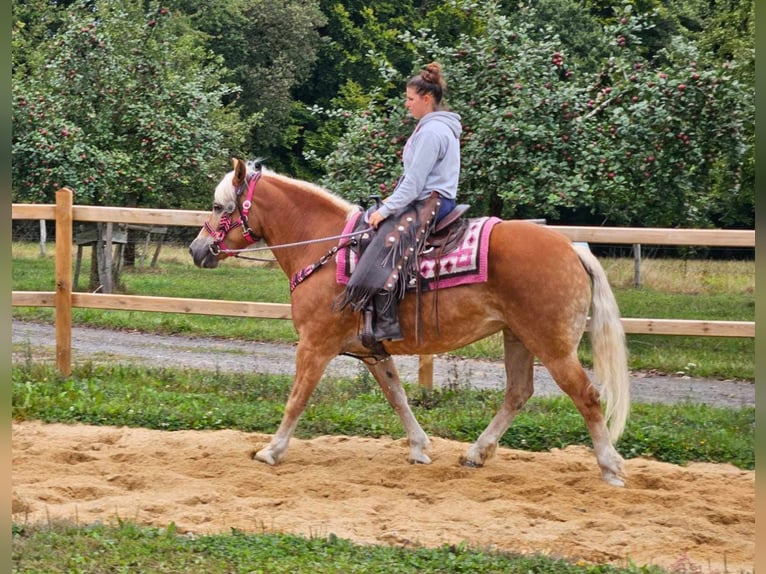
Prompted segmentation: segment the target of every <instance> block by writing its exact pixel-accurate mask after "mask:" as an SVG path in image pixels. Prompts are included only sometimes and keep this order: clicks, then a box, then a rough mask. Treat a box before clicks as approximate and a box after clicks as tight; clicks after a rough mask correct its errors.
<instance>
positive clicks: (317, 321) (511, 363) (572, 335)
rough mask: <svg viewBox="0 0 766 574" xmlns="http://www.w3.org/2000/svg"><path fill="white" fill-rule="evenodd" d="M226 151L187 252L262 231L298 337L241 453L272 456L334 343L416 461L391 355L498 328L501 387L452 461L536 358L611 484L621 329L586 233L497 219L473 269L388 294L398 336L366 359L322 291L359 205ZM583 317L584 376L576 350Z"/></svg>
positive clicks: (419, 451) (415, 432) (620, 425)
mask: <svg viewBox="0 0 766 574" xmlns="http://www.w3.org/2000/svg"><path fill="white" fill-rule="evenodd" d="M232 162H233V170H232V171H230V172H228V173H226V174H225V175H224V176H223V178H222V179H221V180H220V182H219V183H218V185H217V186H216V188H215V195H214V200H213V208H212V211H211V213H210V215H209V217H208V219H207V220H206V221H205V223H204V226H203V227H202V229H201V230H200V231H199V234H198V235H197V237H196V238H195V239H194V240H193V241H192V243H191V244H190V246H189V252H190V254H191V256H192V258H193V260H194V263H195V265H196V266H197V267H200V268H208V269H210V268H215V267H217V266H218V264H219V262H220V261H221V260H223V259H225V258H227V257H231V256H236V255H238V254H239V253H241V252H242V251H243V250H245V249H246V248H247V246H248V245H249V244H251V243H253V242H256V241H263V242H264V243H265V244H266V246H268V248H270V250H271V251H272V253H273V255H274V257H275V259H276V261H277V264H278V265H279V267H280V268H281V269H282V271H283V272H284V273H285V275H286V276H287V277H288V278H292V279H293V284H291V287H294V288H293V290H292V293H291V306H292V307H291V308H292V320H293V324H294V326H295V330H296V332H297V334H298V336H299V342H298V345H297V348H296V353H295V378H294V381H293V384H292V388H291V390H290V393H289V396H288V398H287V402H286V405H285V410H284V415H283V417H282V420H281V423H280V425H279V428H278V429H277V431H276V433H275V434H274V435H273V436H272V438H271V441H270V443H269V444H268V445H267V446H265V447H263V448H261V449H260V450H258V451H257V452H256V453H255V454H254V455H253V458H254V459H255V460H258V461H261V462H264V463H267V464H269V465H274V464H277V463H278V462H279V461H280V460H282V459H283V458H284V457H285V454H286V452H287V448H288V443H289V441H290V438H291V437H292V435H293V433H294V431H295V428H296V426H297V424H298V420H299V418H300V416H301V414H302V413H303V411H304V409H305V407H306V405H307V403H308V401H309V398H310V396H311V394H312V392H313V391H314V389H315V388H316V386H317V384H318V383H319V380H320V378H321V376H322V374H323V372H324V370H325V368H326V367H327V365H328V364H329V362H330V361H331V360H332V359H333V358H334V357H335V356H337V355H340V354H346V355H351V356H355V357H358V358H361V359H362V360H363V362H364V364H365V365H366V367H367V368H368V369H369V371H370V373H371V374H372V376H373V377H374V378H375V380H376V381H377V383H378V384H379V385H380V388H381V389H382V391H383V394H384V395H385V397H386V399H387V400H388V402H389V403H390V405H391V407H392V408H393V409H394V411H395V412H396V413H397V414H398V416H399V418H400V420H401V422H402V424H403V426H404V429H405V431H406V435H407V443H408V447H409V462H410V463H420V464H429V463H430V462H431V459H430V457H429V456H428V454H427V452H426V451H427V450H428V447H429V443H430V441H429V438H428V436H427V435H426V433H425V432H424V430H423V429H422V427H421V426H420V424H419V423H418V421H417V420H416V418H415V416H414V415H413V412H412V410H411V409H410V406H409V403H408V400H407V395H406V393H405V390H404V388H403V386H402V384H401V381H400V379H399V375H398V373H397V370H396V366H395V363H394V360H393V357H394V356H396V355H402V354H418V355H428V354H439V353H445V352H449V351H453V350H455V349H459V348H461V347H464V346H465V345H468V344H470V343H473V342H475V341H477V340H480V339H483V338H485V337H488V336H490V335H492V334H495V333H498V332H502V338H503V345H504V364H505V371H506V384H505V394H504V400H503V403H502V405H501V406H500V408H499V409H498V411H497V412H496V413H495V415H494V417H493V418H492V419H491V421H490V423H489V424H488V426H487V427H486V429H485V430H484V431H483V432H482V433H481V435H480V436H479V437H478V438H477V439H476V442H475V443H473V444H472V445H470V446H469V447H468V448H467V450H466V451H465V453H464V454H463V455H461V456H460V458H459V463H460V464H462V465H464V466H467V467H482V466H484V464H485V463H486V462H487V461H488V460H489V459H490V458H491V457H492V456H493V454H494V452H495V450H496V448H497V444H498V441H499V440H500V438H501V437H502V436H503V435H504V433H505V432H506V431H507V430H508V428H509V427H510V425H511V422H512V421H513V418H514V417H515V415H516V414H517V413H518V412H519V410H520V409H521V408H522V407H523V406H524V404H525V403H526V402H527V400H528V399H529V398H530V397H531V396H532V394H533V391H534V380H533V374H534V359H535V357H537V358H538V360H539V361H540V362H541V363H542V364H543V365H544V366H545V367H546V368H547V370H548V371H549V372H550V374H551V376H552V377H553V379H554V380H555V382H556V383H557V384H558V386H559V387H560V388H561V389H562V390H563V391H564V392H565V393H566V394H567V395H568V396H569V397H570V398H571V400H572V401H573V402H574V404H575V406H576V408H577V409H578V411H579V412H580V414H581V415H582V417H583V418H584V420H585V424H586V426H587V428H588V431H589V433H590V436H591V439H592V443H593V451H594V454H595V457H596V461H597V463H598V466H599V467H600V470H601V477H602V478H603V480H605V481H606V482H607V483H608V484H611V485H614V486H624V484H625V482H624V481H625V478H626V473H625V469H624V461H623V459H622V457H621V456H620V454H619V453H618V452H617V450H616V449H615V447H614V443H616V441H617V440H618V439H619V437H620V435H621V434H622V432H623V430H624V427H625V424H626V421H627V418H628V414H629V410H630V396H629V377H628V369H627V356H626V355H627V352H626V344H625V334H624V330H623V328H622V323H621V321H620V314H619V309H618V307H617V302H616V300H615V297H614V294H613V292H612V289H611V287H610V285H609V283H608V280H607V277H606V274H605V272H604V269H603V267H602V266H601V264H600V263H599V262H598V260H597V259H596V257H595V256H594V255H593V254H592V253H591V252H590V250H589V249H587V246H581V245H577V244H573V243H572V242H571V241H570V240H569V239H568V238H567V237H566V236H565V235H563V234H562V233H560V232H558V231H555V230H554V229H552V228H550V227H548V226H545V225H540V224H538V223H536V222H530V221H524V220H502V221H500V222H499V223H497V224H496V225H495V226H494V227H493V228H492V231H491V233H490V235H489V244H488V245H489V253H488V263H487V265H488V269H487V278H486V281H484V282H479V283H474V284H471V285H461V286H456V287H450V288H448V289H441V290H438V291H437V292H433V291H431V292H423V293H419V294H418V297H417V298H416V295H415V294H414V293H410V292H408V293H407V294H406V295H405V296H404V298H403V299H402V301H401V303H400V307H399V318H400V325H401V330H402V333H403V336H404V338H403V339H402V340H397V341H386V342H384V343H383V347H384V349H385V351H386V356H385V357H384V358H383V359H381V360H371V359H370V358H369V356H370V352H369V349H367V348H366V347H365V346H364V345H363V344H362V342H361V340H360V336H359V325H360V316H359V315H360V313H359V312H358V311H356V312H355V311H353V310H351V309H350V307H346V308H345V309H342V310H338V309H337V305H334V304H333V303H334V301H335V300H336V298H337V296H338V295H339V294H340V293H341V292H342V290H343V286H342V285H339V284H338V281H337V277H336V270H335V268H334V267H335V266H334V265H331V264H330V265H325V264H324V263H327V262H328V261H330V260H332V259H333V257H334V256H337V251H338V250H339V249H346V248H348V242H349V241H348V239H347V238H344V236H343V234H342V231H343V230H344V228H345V226H346V224H347V221H348V220H349V219H350V218H351V217H352V216H353V215H354V214H355V213H358V212H359V210H360V208H359V207H358V206H355V205H353V204H351V203H350V202H348V201H346V200H345V199H343V198H341V197H339V196H338V195H336V194H334V193H332V192H331V191H329V190H328V189H326V188H324V187H322V186H319V185H317V184H314V183H310V182H307V181H302V180H299V179H294V178H291V177H288V176H286V175H283V174H279V173H277V172H274V171H272V170H269V169H267V168H265V167H263V166H260V165H256V164H254V163H253V162H245V161H243V160H241V159H238V158H235V159H233V160H232ZM328 245H329V247H330V248H329V250H328ZM296 278H299V279H298V280H296ZM437 297H438V304H437ZM416 299H419V300H416ZM589 312H590V317H589ZM418 320H419V321H420V324H419V325H416V322H417V321H418ZM416 329H417V330H418V331H419V333H418V336H416ZM586 330H588V331H589V333H590V337H591V340H592V348H593V355H594V357H593V372H594V379H595V380H596V384H594V383H592V382H591V380H590V378H589V377H588V374H587V372H586V371H585V370H584V368H583V366H582V364H581V363H580V360H579V358H578V356H577V348H578V346H579V343H580V340H581V338H582V336H583V334H584V332H585V331H586ZM602 401H603V403H604V404H603V408H602Z"/></svg>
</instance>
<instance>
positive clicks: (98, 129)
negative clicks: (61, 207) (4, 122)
mask: <svg viewBox="0 0 766 574" xmlns="http://www.w3.org/2000/svg"><path fill="white" fill-rule="evenodd" d="M38 51H39V54H38V55H37V56H36V57H31V58H27V60H26V61H25V65H24V67H23V73H20V72H19V73H14V75H13V78H12V81H13V122H14V135H13V141H12V162H13V197H14V201H29V202H51V201H52V198H53V193H54V192H55V191H56V190H57V189H58V188H60V187H62V186H65V185H66V186H69V187H71V188H73V190H74V192H75V197H76V202H77V203H81V204H107V205H138V206H154V207H176V206H179V207H183V206H191V205H199V202H200V200H201V197H200V192H202V193H204V201H205V203H207V202H208V201H209V188H210V181H209V179H208V175H209V173H210V172H211V171H212V170H215V172H218V173H219V170H220V169H221V166H223V165H224V163H223V162H224V161H228V156H229V152H228V150H227V149H226V145H234V146H237V145H238V144H239V142H238V138H240V137H242V136H241V135H240V133H239V130H238V126H239V121H238V119H237V116H236V110H232V109H227V108H224V107H223V105H222V101H223V97H224V96H225V95H227V94H231V93H233V91H234V88H233V87H232V86H226V85H223V84H222V83H221V81H220V76H221V63H220V61H219V60H217V59H215V58H212V57H211V55H210V54H209V53H208V52H206V51H205V50H203V49H201V48H200V47H199V43H198V41H197V39H196V38H195V36H194V35H193V34H191V33H190V32H189V30H188V28H187V26H186V23H185V22H184V21H183V19H180V18H176V17H174V14H173V13H172V12H171V11H170V10H169V9H168V8H165V7H161V6H160V5H159V4H157V3H155V2H143V1H137V0H136V1H125V2H107V1H103V0H96V1H95V2H83V1H81V2H76V3H74V4H72V5H71V6H70V7H69V8H68V9H67V14H66V17H65V19H64V21H63V22H62V24H61V28H60V29H59V30H58V31H56V32H55V33H53V34H52V35H51V36H50V38H49V39H48V40H47V41H45V42H44V43H43V44H42V45H41V46H40V47H39V49H38ZM218 173H216V175H218Z"/></svg>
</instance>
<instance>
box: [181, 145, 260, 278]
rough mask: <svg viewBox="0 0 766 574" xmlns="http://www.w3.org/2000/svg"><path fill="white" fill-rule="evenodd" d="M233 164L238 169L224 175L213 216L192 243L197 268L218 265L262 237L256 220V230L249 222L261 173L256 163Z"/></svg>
mask: <svg viewBox="0 0 766 574" xmlns="http://www.w3.org/2000/svg"><path fill="white" fill-rule="evenodd" d="M232 163H233V165H234V170H233V171H230V172H229V173H227V174H226V175H225V176H223V179H222V180H221V181H220V183H219V184H218V185H217V186H216V188H215V196H214V198H213V211H212V212H211V213H210V217H208V219H207V221H205V224H204V225H203V226H202V229H201V230H200V232H199V234H198V235H197V237H196V238H195V239H194V241H192V243H191V245H190V246H189V253H190V254H191V256H192V258H193V259H194V264H195V265H197V267H207V268H214V267H217V266H218V262H219V261H220V260H221V259H224V258H225V257H228V256H230V255H233V254H234V253H235V252H236V250H238V249H242V248H243V247H245V246H246V245H248V244H250V243H254V242H255V241H258V240H259V239H260V238H261V237H260V235H259V233H258V226H257V225H255V222H253V225H254V227H255V229H253V228H251V225H250V222H249V219H250V217H249V216H250V209H251V208H252V202H253V191H254V189H255V184H256V182H257V181H258V179H259V178H260V175H261V172H260V170H259V169H257V168H256V167H255V165H254V164H253V163H246V162H244V161H243V160H241V159H238V158H235V159H233V160H232ZM253 219H254V218H253Z"/></svg>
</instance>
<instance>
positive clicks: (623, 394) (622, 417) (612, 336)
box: [575, 245, 630, 443]
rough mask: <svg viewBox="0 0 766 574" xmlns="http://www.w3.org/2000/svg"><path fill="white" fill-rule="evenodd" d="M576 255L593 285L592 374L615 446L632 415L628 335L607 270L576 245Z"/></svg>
mask: <svg viewBox="0 0 766 574" xmlns="http://www.w3.org/2000/svg"><path fill="white" fill-rule="evenodd" d="M575 251H576V252H577V255H578V256H579V257H580V261H581V262H582V264H583V266H584V267H585V269H586V271H587V272H588V275H590V277H591V279H592V281H593V301H592V304H591V318H590V323H589V325H590V338H591V344H592V346H593V371H594V373H595V375H596V379H597V382H598V384H599V386H600V387H601V396H602V397H603V399H604V404H605V411H606V420H607V422H608V425H609V435H610V437H611V439H612V442H613V443H614V442H617V439H619V438H620V435H621V434H622V431H623V430H624V429H625V423H626V421H627V420H628V412H629V411H630V378H629V377H628V359H627V351H626V345H625V331H624V330H623V328H622V323H621V322H620V311H619V309H618V307H617V301H616V300H615V298H614V293H612V289H611V287H609V281H608V279H607V277H606V273H605V272H604V268H603V267H602V266H601V263H599V261H598V259H596V257H595V256H594V255H593V254H592V253H591V252H590V250H589V249H588V248H587V247H583V246H578V245H575Z"/></svg>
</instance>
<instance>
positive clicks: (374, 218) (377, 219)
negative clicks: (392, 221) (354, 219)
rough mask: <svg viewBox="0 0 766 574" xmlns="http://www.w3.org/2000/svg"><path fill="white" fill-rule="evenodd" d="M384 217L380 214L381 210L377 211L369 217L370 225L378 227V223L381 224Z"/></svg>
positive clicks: (374, 227)
mask: <svg viewBox="0 0 766 574" xmlns="http://www.w3.org/2000/svg"><path fill="white" fill-rule="evenodd" d="M384 219H385V217H383V216H382V215H381V214H380V211H375V212H373V213H372V214H371V215H370V219H369V221H370V225H371V226H372V228H373V229H377V228H378V225H380V222H381V221H383V220H384Z"/></svg>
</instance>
